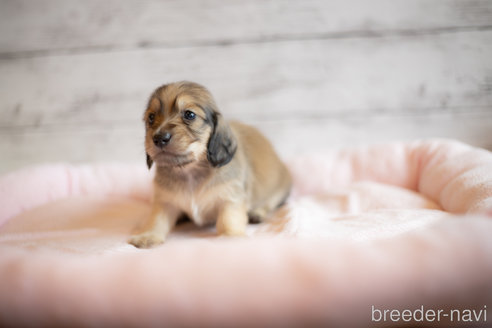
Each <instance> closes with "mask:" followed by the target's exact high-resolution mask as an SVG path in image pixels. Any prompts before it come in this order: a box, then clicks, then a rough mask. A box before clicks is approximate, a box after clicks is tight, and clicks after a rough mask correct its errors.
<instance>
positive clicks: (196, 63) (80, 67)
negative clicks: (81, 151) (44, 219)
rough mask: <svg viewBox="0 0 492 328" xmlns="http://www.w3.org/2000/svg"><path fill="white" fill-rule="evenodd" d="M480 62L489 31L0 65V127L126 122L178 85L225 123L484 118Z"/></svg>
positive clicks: (487, 81)
mask: <svg viewBox="0 0 492 328" xmlns="http://www.w3.org/2000/svg"><path fill="white" fill-rule="evenodd" d="M490 58H492V31H491V32H467V33H461V34H458V35H438V36H436V35H435V36H427V37H416V38H385V39H354V40H325V41H304V42H284V43H277V44H260V45H234V46H226V47H221V46H213V47H205V48H200V49H197V48H184V49H155V50H147V51H130V52H121V53H101V54H84V55H76V56H52V57H43V58H19V59H16V60H9V61H0V99H1V101H0V127H2V128H3V129H17V128H21V127H27V128H31V127H35V126H42V125H67V124H68V125H70V124H71V125H74V126H77V125H79V124H81V123H85V124H109V125H111V124H115V123H114V122H134V121H135V120H137V119H139V118H140V117H141V115H142V112H143V110H144V106H145V104H146V101H147V98H148V96H149V95H150V93H151V91H152V90H153V89H154V88H155V87H157V86H158V85H160V84H162V83H165V82H171V81H175V80H182V79H189V80H193V81H197V82H200V83H202V84H204V85H206V86H207V87H209V89H210V90H211V91H212V92H213V94H214V95H215V96H216V98H217V100H218V103H219V106H220V107H221V108H222V109H223V111H224V112H225V113H226V115H227V116H229V117H231V118H247V119H249V118H252V119H284V118H285V119H290V118H300V117H305V116H308V117H309V116H311V117H337V118H340V117H342V118H343V117H349V118H350V117H353V116H357V115H361V114H364V113H371V112H377V113H383V114H384V113H386V114H391V113H417V114H421V113H425V112H433V111H437V112H440V111H444V112H454V113H460V112H484V111H489V112H490V111H492V92H491V90H492V88H491V85H492V82H491V81H492V61H491V60H490ZM116 124H118V123H116Z"/></svg>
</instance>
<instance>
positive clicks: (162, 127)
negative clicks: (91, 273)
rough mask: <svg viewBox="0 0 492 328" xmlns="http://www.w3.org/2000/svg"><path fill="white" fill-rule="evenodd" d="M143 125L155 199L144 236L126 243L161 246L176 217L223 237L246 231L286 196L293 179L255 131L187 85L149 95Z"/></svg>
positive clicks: (200, 90)
mask: <svg viewBox="0 0 492 328" xmlns="http://www.w3.org/2000/svg"><path fill="white" fill-rule="evenodd" d="M144 121H145V125H146V137H145V150H146V153H147V165H148V167H149V169H150V167H151V166H152V164H154V165H156V174H155V179H154V199H153V206H152V212H151V217H150V220H149V221H148V223H147V225H146V226H145V229H144V232H142V233H140V234H137V235H134V236H132V237H131V238H130V240H129V243H130V244H133V245H135V246H136V247H139V248H148V247H152V246H155V245H158V244H161V243H163V242H164V240H165V238H166V236H167V234H168V233H169V232H170V231H171V229H172V228H173V226H174V225H175V224H176V221H177V220H178V218H180V217H181V216H183V215H186V216H188V217H189V218H190V219H191V220H192V221H193V222H194V223H195V224H197V225H199V226H202V225H205V224H210V223H215V224H216V228H217V232H218V233H219V234H223V235H229V236H241V235H243V234H244V233H245V229H246V225H247V224H248V218H249V219H250V220H255V221H258V220H259V221H261V220H263V219H264V218H266V217H267V216H268V215H270V214H271V213H272V212H273V211H274V210H275V209H276V208H277V207H279V206H281V205H282V204H283V202H284V201H285V200H286V198H287V196H288V195H289V192H290V188H291V176H290V173H289V171H288V170H287V168H286V167H285V165H284V164H283V163H282V162H281V161H280V159H279V158H278V156H277V154H276V153H275V151H274V150H273V147H272V145H271V144H270V143H269V142H268V140H267V139H266V138H265V137H264V136H263V135H261V133H260V132H258V130H256V129H255V128H253V127H251V126H248V125H245V124H241V123H238V122H230V123H228V122H226V121H225V120H224V119H223V117H222V115H221V113H220V112H219V110H218V108H217V106H216V104H215V101H214V99H213V98H212V95H211V94H210V93H209V91H208V90H207V89H205V88H204V87H203V86H201V85H199V84H196V83H192V82H178V83H172V84H167V85H163V86H161V87H160V88H158V89H157V90H155V91H154V93H153V94H152V96H151V97H150V100H149V103H148V106H147V110H146V111H145V115H144Z"/></svg>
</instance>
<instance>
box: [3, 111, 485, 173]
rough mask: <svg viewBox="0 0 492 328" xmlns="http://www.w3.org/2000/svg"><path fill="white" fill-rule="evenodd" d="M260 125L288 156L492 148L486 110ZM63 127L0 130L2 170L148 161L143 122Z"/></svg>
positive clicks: (256, 124)
mask: <svg viewBox="0 0 492 328" xmlns="http://www.w3.org/2000/svg"><path fill="white" fill-rule="evenodd" d="M246 122H247V123H250V124H252V125H254V126H256V127H257V128H259V129H260V130H261V131H262V132H263V133H264V134H265V135H266V136H267V137H268V138H269V139H270V140H271V141H272V143H273V144H274V146H275V147H276V149H277V150H278V152H279V153H280V154H281V156H282V157H284V158H286V159H287V158H291V157H295V156H302V154H303V153H309V152H322V151H323V150H325V149H330V148H333V147H349V146H355V145H361V144H371V143H379V142H388V141H395V140H413V139H416V138H417V139H418V138H437V137H439V138H455V139H458V140H462V141H464V142H467V143H470V144H472V145H475V146H479V147H484V148H488V149H490V150H492V138H491V134H490V127H491V126H492V116H491V115H489V114H488V113H482V114H460V115H450V114H447V113H437V114H432V115H422V116H420V117H419V116H417V117H415V116H412V117H409V116H396V117H395V116H385V115H382V116H374V117H354V118H352V119H350V120H347V119H345V120H337V119H302V120H284V121H264V120H259V121H255V120H246ZM139 123H140V122H135V124H134V125H126V126H112V127H102V126H86V125H82V126H80V127H78V128H77V129H74V128H73V127H62V126H59V127H57V128H50V129H48V128H47V129H44V130H42V129H33V130H31V131H22V132H13V133H7V134H3V133H2V134H0V140H1V141H0V153H1V154H3V156H2V160H0V174H1V173H4V172H7V171H10V170H14V169H18V168H21V167H24V166H29V165H34V164H37V163H53V162H71V163H87V162H98V161H112V162H114V161H123V162H138V163H141V164H142V165H145V161H144V158H145V153H144V149H143V133H144V132H143V126H141V124H139Z"/></svg>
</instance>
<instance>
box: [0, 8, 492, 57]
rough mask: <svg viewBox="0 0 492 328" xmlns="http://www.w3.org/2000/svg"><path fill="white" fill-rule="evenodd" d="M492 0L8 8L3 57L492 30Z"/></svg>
mask: <svg viewBox="0 0 492 328" xmlns="http://www.w3.org/2000/svg"><path fill="white" fill-rule="evenodd" d="M491 26H492V2H491V1H490V0H472V1H469V0H432V1H429V0H413V1H410V0H371V1H367V0H350V1H346V0H330V1H326V0H306V1H293V0H290V1H286V0H280V1H278V0H250V1H243V0H228V1H220V0H201V1H195V0H179V1H178V0H175V1H169V0H168V1H156V0H154V1H140V0H133V1H132V0H130V1H119V0H107V1H98V0H86V1H84V2H83V3H81V2H80V1H76V0H37V1H30V0H4V1H2V2H0V31H3V32H2V38H1V39H0V53H2V55H3V56H16V55H21V54H24V55H26V54H27V55H34V56H37V55H49V54H52V53H60V52H62V53H65V52H68V53H70V52H94V51H96V52H106V51H120V50H128V49H133V48H149V47H183V46H199V45H221V44H237V43H256V42H271V41H275V40H286V39H287V40H299V39H324V38H344V37H375V36H376V37H377V36H380V35H383V36H385V35H388V34H390V35H391V34H403V35H408V34H410V35H412V34H413V35H421V34H428V33H431V34H432V33H448V32H456V31H459V30H460V29H465V30H467V29H468V30H469V29H477V28H478V29H480V28H489V29H490V28H491Z"/></svg>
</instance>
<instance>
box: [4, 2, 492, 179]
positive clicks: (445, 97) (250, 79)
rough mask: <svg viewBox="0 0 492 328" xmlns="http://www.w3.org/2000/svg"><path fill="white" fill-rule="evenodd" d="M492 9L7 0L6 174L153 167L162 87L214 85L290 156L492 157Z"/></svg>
mask: <svg viewBox="0 0 492 328" xmlns="http://www.w3.org/2000/svg"><path fill="white" fill-rule="evenodd" d="M490 58H492V1H490V0H470V1H465V0H432V1H428V0H415V1H411V0H373V1H366V0H350V1H345V0H343V1H342V0H332V1H323V0H307V1H283V0H278V1H270V0H252V1H247V2H246V1H239V0H231V1H218V0H203V1H192V0H183V1H124V2H123V1H116V0H109V1H104V2H101V1H95V0H89V1H84V2H80V1H72V0H68V1H62V0H39V1H25V0H18V1H9V0H6V1H1V2H0V153H1V154H2V160H1V161H0V173H1V172H5V171H9V170H12V169H15V168H18V167H23V166H26V165H32V164H35V163H42V162H53V161H69V162H91V161H107V160H113V161H120V160H122V161H140V160H141V161H142V163H143V158H144V154H143V148H142V137H143V127H142V122H141V116H142V113H143V110H144V106H145V104H146V101H147V97H148V96H149V94H150V92H151V91H152V90H153V89H154V88H155V87H156V86H158V85H160V84H162V83H166V82H171V81H176V80H183V79H188V80H193V81H196V82H199V83H202V84H204V85H206V86H207V87H208V88H209V89H210V90H211V91H212V93H213V94H214V95H215V97H216V99H217V102H218V104H219V107H220V108H221V109H222V110H223V112H224V114H225V116H226V117H227V118H230V119H240V120H242V121H245V122H247V123H251V124H254V125H255V126H257V127H258V128H260V129H261V130H262V131H263V132H264V133H265V134H266V135H267V136H268V137H269V138H270V139H271V140H272V141H273V143H274V144H275V146H276V147H277V148H278V149H279V151H280V152H281V154H282V156H284V157H290V156H299V154H300V153H301V152H304V151H319V150H321V149H324V148H330V147H338V146H340V147H341V146H350V145H358V144H362V143H374V142H386V141H393V140H412V139H418V138H430V137H447V138H455V139H459V140H462V141H465V142H468V143H471V144H473V145H476V146H481V147H485V148H488V149H492V60H490Z"/></svg>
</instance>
